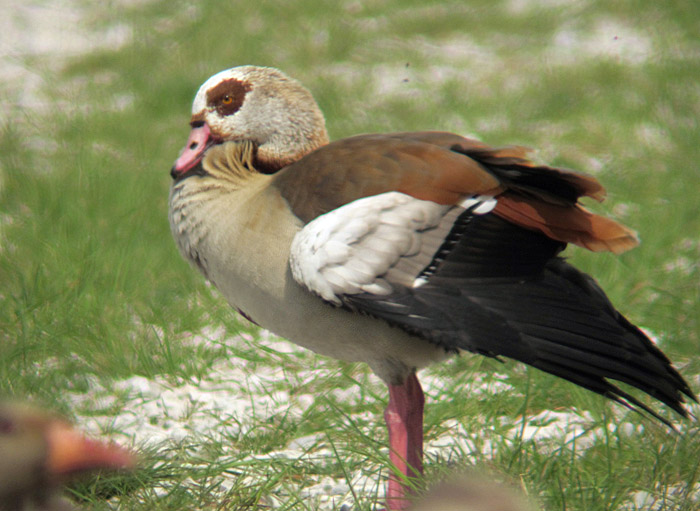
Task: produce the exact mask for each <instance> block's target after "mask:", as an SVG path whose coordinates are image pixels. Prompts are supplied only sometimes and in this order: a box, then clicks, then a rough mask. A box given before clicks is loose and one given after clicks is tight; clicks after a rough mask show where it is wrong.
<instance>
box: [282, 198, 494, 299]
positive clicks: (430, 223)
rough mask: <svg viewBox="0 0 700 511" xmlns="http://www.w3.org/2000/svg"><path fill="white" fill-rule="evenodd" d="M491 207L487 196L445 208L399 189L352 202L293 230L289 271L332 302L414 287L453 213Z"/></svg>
mask: <svg viewBox="0 0 700 511" xmlns="http://www.w3.org/2000/svg"><path fill="white" fill-rule="evenodd" d="M463 205H464V206H466V207H463ZM495 205H496V201H495V199H493V198H492V197H470V198H468V199H465V200H464V201H462V204H459V205H457V206H444V205H441V204H436V203H434V202H431V201H424V200H419V199H415V198H413V197H411V196H409V195H405V194H403V193H399V192H388V193H383V194H380V195H375V196H372V197H366V198H364V199H359V200H356V201H354V202H351V203H350V204H346V205H345V206H342V207H340V208H338V209H335V210H333V211H331V212H329V213H326V214H325V215H321V216H319V217H318V218H316V219H314V220H313V221H311V222H309V223H308V224H307V225H306V226H304V228H303V229H302V230H301V231H299V232H298V233H297V235H296V236H295V237H294V240H293V242H292V246H291V254H290V259H289V264H290V267H291V270H292V275H293V276H294V280H296V281H297V282H298V283H299V284H301V285H303V286H305V287H306V288H308V289H309V290H310V291H312V292H313V293H315V294H317V295H319V296H320V297H321V298H323V299H324V300H327V301H329V302H332V303H335V304H337V305H340V304H341V300H340V296H342V295H347V294H357V293H372V294H376V295H387V294H390V293H391V292H392V291H393V290H394V286H396V285H401V286H407V287H410V286H414V287H419V286H421V285H423V284H424V283H425V282H427V280H426V279H424V278H422V279H421V278H418V276H419V275H420V273H421V272H422V271H423V269H424V268H425V267H426V266H427V265H428V264H430V262H431V261H432V259H433V256H434V255H435V253H436V252H437V250H438V249H439V248H440V247H441V246H442V243H443V242H444V240H445V237H446V236H447V235H448V234H449V232H450V230H451V228H452V225H453V224H454V222H455V220H456V219H457V217H458V216H459V215H460V214H461V213H463V212H464V211H465V209H470V210H471V211H472V212H473V213H476V214H484V213H487V212H489V211H491V209H493V207H494V206H495Z"/></svg>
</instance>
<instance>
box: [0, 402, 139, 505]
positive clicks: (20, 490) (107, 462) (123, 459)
mask: <svg viewBox="0 0 700 511" xmlns="http://www.w3.org/2000/svg"><path fill="white" fill-rule="evenodd" d="M0 460H2V461H1V462H0V510H1V511H23V510H26V511H68V510H70V509H73V508H72V506H70V504H69V503H68V501H67V500H64V499H63V498H61V495H60V491H59V489H60V488H59V487H60V485H61V484H62V483H64V482H65V481H66V480H67V479H68V477H69V476H72V475H74V474H78V473H83V472H87V471H91V470H98V469H112V470H116V469H127V468H130V467H131V466H132V465H133V463H134V457H133V456H132V455H131V454H129V453H128V452H127V451H126V450H124V449H122V448H120V447H118V446H116V445H112V444H105V443H102V442H98V441H96V440H90V439H88V438H86V437H85V436H83V435H82V434H80V433H79V432H78V431H76V430H75V429H74V428H73V427H72V426H71V425H70V424H68V423H67V422H66V421H64V420H63V419H60V418H58V417H54V416H51V415H49V414H47V413H46V412H44V411H42V410H37V409H35V408H31V407H28V406H26V405H24V404H17V403H7V402H4V403H0Z"/></svg>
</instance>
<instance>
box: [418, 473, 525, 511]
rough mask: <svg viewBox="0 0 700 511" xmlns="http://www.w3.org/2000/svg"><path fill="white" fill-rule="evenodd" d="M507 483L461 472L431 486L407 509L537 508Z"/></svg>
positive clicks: (510, 510) (483, 510) (512, 510)
mask: <svg viewBox="0 0 700 511" xmlns="http://www.w3.org/2000/svg"><path fill="white" fill-rule="evenodd" d="M537 509H539V508H538V507H537V506H535V505H533V504H532V503H531V502H529V501H528V500H527V499H526V497H525V495H523V494H522V492H519V491H517V490H516V489H515V488H513V487H511V486H507V485H504V484H498V483H495V482H493V481H492V480H486V479H485V478H484V477H483V476H478V475H474V474H464V475H461V476H458V477H454V478H452V479H449V480H447V481H445V482H442V483H440V484H438V485H436V486H435V487H433V488H432V489H431V490H430V491H429V492H428V494H427V495H426V496H425V498H423V499H421V500H419V501H417V502H416V503H415V504H414V505H413V506H412V507H411V508H410V511H537Z"/></svg>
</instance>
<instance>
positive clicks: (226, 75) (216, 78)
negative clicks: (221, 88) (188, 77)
mask: <svg viewBox="0 0 700 511" xmlns="http://www.w3.org/2000/svg"><path fill="white" fill-rule="evenodd" d="M243 69H244V68H241V67H232V68H231V69H224V70H223V71H219V72H218V73H216V74H215V75H213V76H210V77H209V78H207V81H206V82H204V83H203V84H202V86H201V87H200V88H199V90H198V91H197V94H196V95H195V97H194V101H193V102H192V115H196V114H198V113H199V112H201V111H203V110H204V109H206V108H207V91H209V89H212V88H214V87H215V86H216V85H218V84H219V83H221V82H224V81H226V80H230V79H235V80H239V81H241V82H245V81H246V76H245V73H244V72H243Z"/></svg>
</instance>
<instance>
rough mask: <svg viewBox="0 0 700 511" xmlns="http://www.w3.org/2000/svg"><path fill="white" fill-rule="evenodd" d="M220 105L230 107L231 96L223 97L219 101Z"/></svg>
mask: <svg viewBox="0 0 700 511" xmlns="http://www.w3.org/2000/svg"><path fill="white" fill-rule="evenodd" d="M221 103H222V104H223V105H230V104H231V103H233V98H232V97H231V96H229V95H226V96H224V97H223V99H222V100H221Z"/></svg>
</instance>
